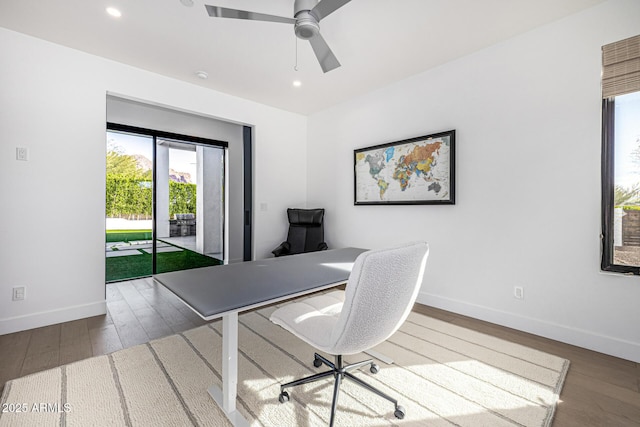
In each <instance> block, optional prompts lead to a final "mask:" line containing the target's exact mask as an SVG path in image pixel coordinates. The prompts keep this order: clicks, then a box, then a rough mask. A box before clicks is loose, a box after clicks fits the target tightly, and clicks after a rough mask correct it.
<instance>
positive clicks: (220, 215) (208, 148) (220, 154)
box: [105, 123, 226, 282]
mask: <svg viewBox="0 0 640 427" xmlns="http://www.w3.org/2000/svg"><path fill="white" fill-rule="evenodd" d="M108 129H109V130H108V132H107V185H106V231H107V232H106V252H105V260H106V261H105V262H106V281H107V282H114V281H120V280H127V279H133V278H137V277H144V276H150V275H152V274H156V273H165V272H169V271H177V270H185V269H190V268H198V267H205V266H211V265H218V264H221V263H222V262H223V260H224V257H225V253H224V252H225V247H224V241H225V240H224V230H225V217H224V213H225V198H224V187H225V186H224V183H225V153H226V144H225V143H224V142H220V141H212V140H204V139H202V138H194V137H188V136H184V135H175V134H168V133H164V132H158V131H153V130H148V129H140V128H133V127H130V126H123V125H117V124H112V123H109V124H108Z"/></svg>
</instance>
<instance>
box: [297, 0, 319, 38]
mask: <svg viewBox="0 0 640 427" xmlns="http://www.w3.org/2000/svg"><path fill="white" fill-rule="evenodd" d="M317 4H318V0H296V1H295V3H294V5H293V16H294V18H296V24H295V26H294V30H295V33H296V36H297V37H298V38H300V39H303V40H309V39H312V38H314V37H315V36H316V35H318V34H319V33H320V25H319V24H318V18H317V17H316V16H314V15H313V14H312V13H311V10H312V9H313V8H314V7H315V6H316V5H317Z"/></svg>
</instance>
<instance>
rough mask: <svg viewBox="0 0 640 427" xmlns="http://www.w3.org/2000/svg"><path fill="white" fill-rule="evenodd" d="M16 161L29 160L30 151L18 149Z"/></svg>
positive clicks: (22, 148) (23, 148)
mask: <svg viewBox="0 0 640 427" xmlns="http://www.w3.org/2000/svg"><path fill="white" fill-rule="evenodd" d="M16 160H22V161H23V162H26V161H27V160H29V151H28V150H27V149H26V148H25V147H16Z"/></svg>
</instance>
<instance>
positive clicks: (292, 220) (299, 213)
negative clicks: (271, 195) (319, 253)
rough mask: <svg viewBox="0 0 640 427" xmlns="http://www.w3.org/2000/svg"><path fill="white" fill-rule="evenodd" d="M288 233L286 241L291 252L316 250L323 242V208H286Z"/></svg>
mask: <svg viewBox="0 0 640 427" xmlns="http://www.w3.org/2000/svg"><path fill="white" fill-rule="evenodd" d="M287 217H288V218H289V233H288V235H287V242H289V243H290V244H291V251H290V253H292V254H301V253H304V252H312V251H316V250H318V245H319V244H320V243H322V242H324V224H323V222H324V209H291V208H290V209H287Z"/></svg>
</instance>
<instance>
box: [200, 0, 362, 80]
mask: <svg viewBox="0 0 640 427" xmlns="http://www.w3.org/2000/svg"><path fill="white" fill-rule="evenodd" d="M350 1H351V0H322V1H320V2H318V0H295V3H294V5H293V18H287V17H284V16H276V15H267V14H264V13H257V12H249V11H246V10H238V9H229V8H226V7H220V6H211V5H205V7H206V8H207V13H209V16H211V17H216V18H233V19H248V20H253V21H268V22H281V23H284V24H293V25H294V31H295V33H296V36H297V37H298V38H300V39H303V40H309V43H311V47H312V48H313V52H314V53H315V54H316V58H318V62H319V63H320V67H322V71H324V72H325V73H326V72H329V71H331V70H333V69H335V68H338V67H339V66H340V62H338V58H336V56H335V55H334V54H333V52H331V49H330V48H329V45H328V44H327V42H326V41H325V40H324V38H322V35H321V34H320V25H319V24H318V22H320V21H321V20H322V19H324V18H326V17H327V16H329V15H330V14H332V13H333V12H335V11H336V10H338V9H340V8H341V7H342V6H344V5H345V4H347V3H349V2H350Z"/></svg>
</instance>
